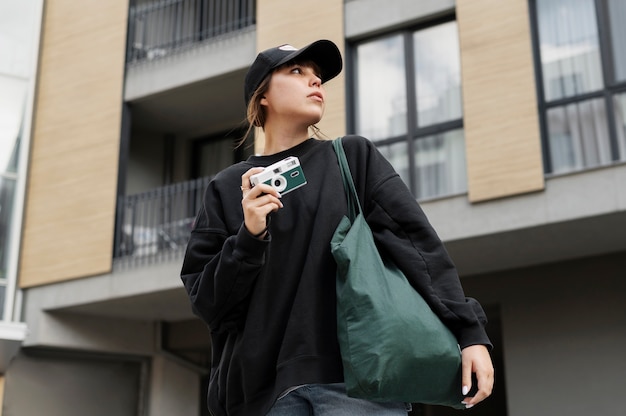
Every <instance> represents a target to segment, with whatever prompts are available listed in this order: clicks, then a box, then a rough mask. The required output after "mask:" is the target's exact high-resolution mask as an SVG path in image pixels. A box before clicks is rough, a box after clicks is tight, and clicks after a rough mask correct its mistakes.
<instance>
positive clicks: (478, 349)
mask: <svg viewBox="0 0 626 416" xmlns="http://www.w3.org/2000/svg"><path fill="white" fill-rule="evenodd" d="M461 360H462V368H463V375H462V381H463V387H462V389H463V395H466V394H467V393H468V392H469V391H470V390H471V389H472V373H476V379H477V381H478V391H477V392H476V394H475V395H474V396H473V397H469V396H468V397H465V399H463V403H464V404H465V407H466V408H468V409H469V408H470V407H473V406H475V405H476V404H478V403H480V402H481V401H483V400H485V399H486V398H487V397H489V396H490V395H491V391H492V390H493V382H494V370H493V363H492V362H491V356H490V355H489V351H488V350H487V347H485V346H484V345H471V346H469V347H465V348H463V351H461Z"/></svg>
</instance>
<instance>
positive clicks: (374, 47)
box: [356, 35, 407, 140]
mask: <svg viewBox="0 0 626 416" xmlns="http://www.w3.org/2000/svg"><path fill="white" fill-rule="evenodd" d="M356 53H357V59H356V65H357V80H358V84H357V94H356V97H357V100H356V118H357V122H356V130H357V134H360V135H362V136H365V137H367V138H369V139H371V140H376V139H384V138H387V137H395V136H399V135H402V134H406V132H407V122H406V113H407V110H406V73H405V72H406V71H405V65H404V64H405V61H404V41H403V38H402V35H396V36H392V37H388V38H384V39H379V40H375V41H373V42H368V43H364V44H362V45H359V46H358V47H357V50H356Z"/></svg>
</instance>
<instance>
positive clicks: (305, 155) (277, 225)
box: [181, 136, 489, 416]
mask: <svg viewBox="0 0 626 416" xmlns="http://www.w3.org/2000/svg"><path fill="white" fill-rule="evenodd" d="M343 144H344V148H345V151H346V155H347V158H348V163H349V165H350V169H351V171H352V176H353V178H354V182H355V186H356V188H357V193H358V195H359V198H360V202H361V206H362V207H363V210H364V211H365V216H366V219H367V222H368V223H369V225H370V227H371V229H372V231H373V233H374V237H375V239H376V241H377V243H379V245H380V247H381V249H383V250H385V251H386V252H387V253H388V254H389V255H390V256H391V257H392V259H393V260H394V261H395V262H396V264H397V265H398V266H399V267H400V268H401V269H402V270H403V271H404V272H405V274H406V275H407V278H408V279H409V281H410V282H411V283H412V285H413V286H414V287H415V288H416V289H417V290H419V291H420V293H421V294H422V296H424V298H425V299H426V300H427V302H428V303H429V304H430V305H431V307H432V308H433V310H434V311H435V312H436V313H437V314H438V315H439V316H440V317H441V319H442V320H443V322H444V323H446V324H447V326H448V327H449V328H450V329H451V331H452V332H453V333H454V334H455V335H456V337H457V339H458V341H459V344H460V345H461V347H465V346H469V345H473V344H486V345H489V339H488V338H487V335H486V334H485V331H484V325H485V323H486V318H485V315H484V313H483V310H482V308H481V307H480V305H479V304H478V302H476V301H475V300H473V299H471V298H466V297H465V295H464V293H463V290H462V288H461V284H460V281H459V278H458V275H457V272H456V270H455V267H454V265H453V263H452V261H451V260H450V258H449V256H448V254H447V252H446V250H445V248H444V247H443V245H442V243H441V241H440V240H439V238H438V237H437V235H436V233H435V231H434V230H433V229H432V227H431V226H430V224H429V223H428V220H427V218H426V216H425V215H424V213H423V212H422V210H421V208H420V207H419V205H418V204H417V202H416V200H415V198H414V197H413V196H412V194H411V193H410V192H409V190H408V189H407V187H406V186H405V184H404V183H403V182H402V180H401V179H400V177H399V176H398V175H397V173H396V172H395V171H394V170H393V168H392V167H391V165H390V164H389V163H388V162H387V161H386V160H385V159H384V158H383V157H382V155H381V154H380V153H379V152H378V150H377V149H376V147H375V146H374V145H373V144H372V143H371V142H370V141H369V140H367V139H364V138H362V137H358V136H346V137H345V138H344V139H343ZM287 156H297V157H298V158H299V159H300V163H301V166H302V169H303V171H304V174H305V176H306V179H307V182H308V183H307V184H306V185H305V186H303V187H301V188H299V189H296V190H294V191H292V192H290V193H288V194H286V195H284V196H283V198H282V202H283V205H284V207H283V208H282V209H280V210H279V211H277V212H275V213H273V214H272V215H271V221H270V225H269V234H268V236H267V237H266V238H265V239H263V240H261V239H258V238H255V237H253V236H252V235H250V234H249V233H248V232H247V230H246V229H245V227H244V226H243V211H242V207H241V198H242V196H241V191H240V189H239V187H240V186H241V175H242V174H243V173H244V172H246V171H247V170H248V169H250V168H251V167H255V166H268V165H270V164H272V163H274V162H277V161H279V160H281V159H283V158H285V157H287ZM346 210H347V208H346V200H345V193H344V190H343V184H342V181H341V175H340V172H339V166H338V163H337V158H336V156H335V153H334V151H333V148H332V143H331V142H330V141H323V140H316V139H309V140H307V141H306V142H304V143H301V144H299V145H297V146H295V147H293V148H291V149H289V150H286V151H284V152H281V153H278V154H274V155H271V156H252V157H250V158H249V159H248V160H247V161H245V162H241V163H238V164H236V165H233V166H231V167H229V168H227V169H225V170H224V171H222V172H221V173H219V174H218V175H217V176H216V177H215V179H214V180H213V181H212V182H211V183H210V184H209V186H208V188H207V190H206V194H205V197H204V206H203V208H202V209H201V211H200V213H199V214H198V216H197V219H196V222H195V225H194V228H193V231H192V233H191V238H190V241H189V244H188V247H187V252H186V254H185V259H184V263H183V267H182V272H181V278H182V280H183V283H184V285H185V288H186V289H187V292H188V294H189V297H190V299H191V304H192V309H193V311H194V312H195V313H196V314H197V315H198V316H199V317H200V318H202V320H204V321H205V322H206V323H207V325H208V327H209V329H210V331H211V339H212V364H211V376H210V377H211V379H210V384H209V392H208V403H209V409H210V410H211V413H212V414H213V415H215V416H222V415H246V416H255V415H265V414H266V413H267V411H268V410H269V408H270V407H271V406H272V404H273V402H274V401H275V400H276V398H277V397H278V396H279V395H280V393H281V392H283V391H285V390H286V389H288V388H289V387H292V386H297V385H301V384H308V383H332V382H341V381H343V370H342V364H341V356H340V353H339V345H338V342H337V336H336V315H335V271H336V266H335V262H334V259H333V257H332V255H331V252H330V240H331V237H332V235H333V233H334V231H335V228H336V227H337V224H338V223H339V221H340V219H341V218H342V217H343V215H345V214H346V212H347V211H346Z"/></svg>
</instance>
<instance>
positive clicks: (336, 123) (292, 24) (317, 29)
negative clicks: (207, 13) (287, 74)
mask: <svg viewBox="0 0 626 416" xmlns="http://www.w3.org/2000/svg"><path fill="white" fill-rule="evenodd" d="M343 6H344V5H343V0H319V1H314V2H302V1H293V0H258V1H257V50H259V51H261V50H265V49H268V48H271V47H274V46H278V45H282V44H284V43H289V44H291V45H293V46H295V47H296V48H300V47H302V46H306V45H308V44H309V43H311V42H313V41H316V40H318V39H329V40H331V41H333V42H335V44H337V46H338V47H339V49H340V50H341V51H342V55H343V52H344V40H343V39H344V36H343ZM344 59H345V57H344ZM324 86H325V88H326V93H327V100H326V109H325V112H324V117H323V118H322V121H321V122H320V123H319V124H318V127H319V128H320V129H321V130H322V133H324V134H325V135H326V136H328V137H329V138H331V139H332V138H335V137H337V136H340V135H343V134H345V132H346V108H345V102H346V99H345V76H344V72H343V71H342V72H341V74H339V76H338V77H337V78H334V79H332V80H331V81H329V82H328V83H327V84H324ZM257 130H258V132H257V141H256V146H255V150H256V151H257V153H259V152H261V151H262V149H263V143H264V141H263V135H262V134H261V132H260V129H257Z"/></svg>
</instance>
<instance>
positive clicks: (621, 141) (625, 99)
mask: <svg viewBox="0 0 626 416" xmlns="http://www.w3.org/2000/svg"><path fill="white" fill-rule="evenodd" d="M613 105H614V106H615V124H616V125H615V131H616V132H617V147H618V149H619V156H618V157H619V160H626V93H624V94H618V95H616V96H615V97H614V100H613Z"/></svg>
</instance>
